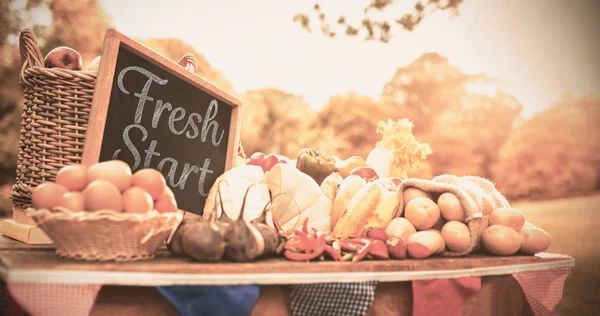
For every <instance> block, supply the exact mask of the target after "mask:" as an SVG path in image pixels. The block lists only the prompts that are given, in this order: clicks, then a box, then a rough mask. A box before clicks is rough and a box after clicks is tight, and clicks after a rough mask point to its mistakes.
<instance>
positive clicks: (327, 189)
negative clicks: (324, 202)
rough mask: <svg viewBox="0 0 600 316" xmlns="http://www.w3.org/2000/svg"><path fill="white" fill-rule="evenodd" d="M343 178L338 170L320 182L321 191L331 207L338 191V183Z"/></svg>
mask: <svg viewBox="0 0 600 316" xmlns="http://www.w3.org/2000/svg"><path fill="white" fill-rule="evenodd" d="M343 180H344V179H343V178H342V176H340V174H339V173H338V172H333V173H332V174H330V175H329V176H327V178H325V180H323V183H321V191H322V192H323V194H325V196H326V197H327V198H328V199H329V202H330V203H331V206H332V207H333V202H334V201H335V197H336V195H337V193H338V189H339V187H340V184H341V183H342V181H343Z"/></svg>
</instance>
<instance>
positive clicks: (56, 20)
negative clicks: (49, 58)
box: [37, 0, 112, 68]
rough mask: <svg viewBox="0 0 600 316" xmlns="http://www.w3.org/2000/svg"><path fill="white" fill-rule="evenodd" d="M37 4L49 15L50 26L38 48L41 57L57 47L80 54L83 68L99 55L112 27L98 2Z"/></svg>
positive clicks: (48, 1) (57, 0)
mask: <svg viewBox="0 0 600 316" xmlns="http://www.w3.org/2000/svg"><path fill="white" fill-rule="evenodd" d="M37 1H39V2H43V3H46V4H47V6H48V8H49V9H50V12H52V24H51V27H50V28H49V29H48V35H47V36H46V38H45V43H44V45H43V47H42V48H41V49H42V53H43V54H47V53H48V52H49V51H50V50H52V49H53V48H55V47H57V46H63V45H64V46H69V47H71V48H73V49H76V50H77V51H78V52H79V53H80V54H81V56H82V57H83V65H84V68H85V67H86V66H87V65H88V64H89V63H90V62H91V61H92V59H94V58H95V57H96V56H98V55H100V54H101V53H102V44H103V41H104V33H105V31H106V29H107V28H110V27H112V23H111V21H110V19H109V18H108V15H107V14H106V12H104V10H103V9H102V6H101V5H100V3H99V1H98V0H86V1H79V0H37ZM74 26H76V27H74Z"/></svg>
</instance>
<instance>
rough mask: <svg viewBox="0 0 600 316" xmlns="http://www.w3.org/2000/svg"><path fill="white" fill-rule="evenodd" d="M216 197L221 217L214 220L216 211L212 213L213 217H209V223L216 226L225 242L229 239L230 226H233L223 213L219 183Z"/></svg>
mask: <svg viewBox="0 0 600 316" xmlns="http://www.w3.org/2000/svg"><path fill="white" fill-rule="evenodd" d="M221 181H225V180H221ZM225 183H227V182H225ZM227 184H228V183H227ZM228 185H229V184H228ZM217 196H218V197H219V205H221V215H220V216H219V218H217V219H216V220H215V217H216V216H217V210H215V211H214V212H213V216H211V222H215V223H216V225H217V226H218V227H219V231H220V232H221V234H222V235H223V238H225V241H227V240H228V238H229V232H230V231H231V226H232V225H233V220H231V218H229V216H227V213H226V212H225V206H224V205H223V198H222V196H221V182H219V187H218V190H217Z"/></svg>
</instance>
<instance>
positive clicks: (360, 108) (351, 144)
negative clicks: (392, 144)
mask: <svg viewBox="0 0 600 316" xmlns="http://www.w3.org/2000/svg"><path fill="white" fill-rule="evenodd" d="M385 119H386V117H385V114H384V109H383V108H382V107H381V105H380V104H379V103H378V102H376V101H375V100H373V99H371V98H369V97H365V96H359V95H356V94H354V93H350V94H347V95H342V96H334V97H332V98H330V99H329V101H328V103H327V104H325V105H324V106H323V108H321V110H320V111H319V112H318V113H317V117H316V119H315V122H314V127H313V129H314V130H321V129H324V128H331V129H332V130H333V131H334V132H335V136H336V138H337V140H338V141H339V142H340V143H339V144H338V148H339V149H338V150H336V151H334V152H332V153H334V154H338V155H340V158H341V159H346V158H348V157H350V156H354V155H358V156H362V157H364V158H367V155H368V154H369V152H370V151H371V149H373V148H374V147H375V144H376V143H377V141H378V140H380V136H379V135H377V122H378V121H381V120H385ZM345 145H346V147H344V146H345Z"/></svg>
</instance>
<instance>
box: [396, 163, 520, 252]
mask: <svg viewBox="0 0 600 316" xmlns="http://www.w3.org/2000/svg"><path fill="white" fill-rule="evenodd" d="M409 187H414V188H417V189H420V190H423V191H425V192H429V193H433V194H436V195H439V194H441V193H444V192H450V193H453V194H454V195H456V196H457V197H458V199H459V200H460V202H461V203H462V205H463V208H464V210H465V223H466V224H467V226H468V227H469V232H470V233H471V243H470V245H469V248H468V249H467V250H465V251H463V252H452V251H449V250H446V251H444V252H442V253H441V255H442V256H449V257H453V256H456V257H457V256H464V255H468V254H470V253H471V252H473V250H475V249H477V248H478V247H479V246H480V238H481V234H482V233H483V231H484V230H485V229H486V228H487V227H488V215H489V214H490V213H492V212H493V211H494V210H495V209H497V208H500V207H510V205H509V203H508V201H507V200H506V199H505V198H504V196H502V194H500V192H498V190H497V189H496V187H495V186H494V184H493V183H492V182H490V181H489V180H487V179H484V178H480V177H475V176H464V177H457V176H453V175H448V174H444V175H440V176H437V177H435V178H433V179H432V180H423V179H407V180H405V181H404V182H402V184H401V185H400V187H399V191H400V193H403V192H404V190H405V189H406V188H409ZM399 196H400V207H399V208H398V216H400V212H402V211H403V210H404V201H403V194H399Z"/></svg>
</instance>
